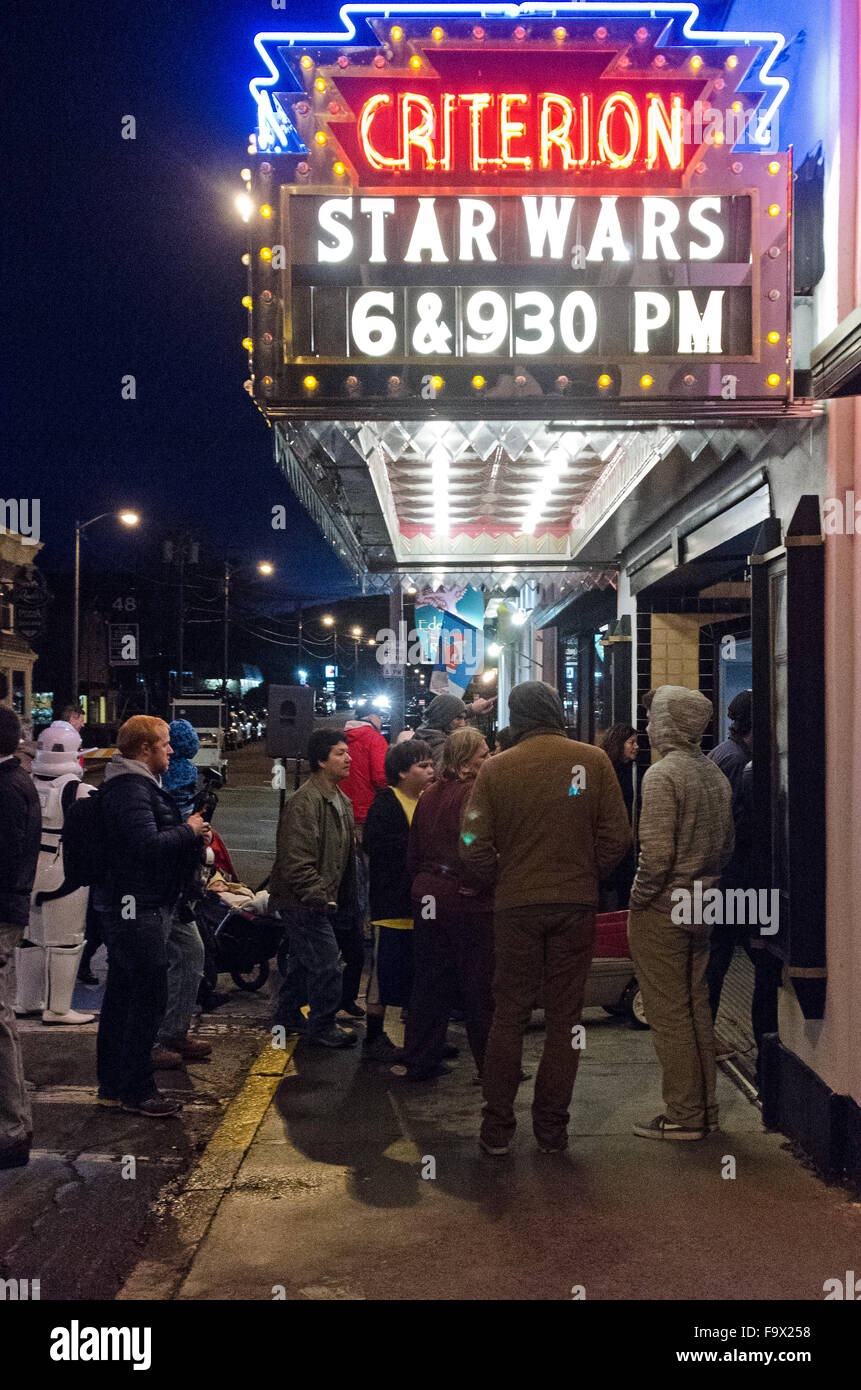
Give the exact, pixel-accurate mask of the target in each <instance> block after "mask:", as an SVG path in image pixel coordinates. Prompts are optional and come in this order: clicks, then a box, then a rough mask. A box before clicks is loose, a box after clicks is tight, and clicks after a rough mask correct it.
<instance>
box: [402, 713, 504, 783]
mask: <svg viewBox="0 0 861 1390" xmlns="http://www.w3.org/2000/svg"><path fill="white" fill-rule="evenodd" d="M493 704H494V702H493V700H492V699H486V700H484V699H481V700H474V701H473V702H472V704H471V705H467V704H465V702H464V701H463V700H460V699H458V697H457V695H436V696H434V698H433V699H432V700H431V702H430V704H429V705H428V707H427V709H426V710H425V717H424V721H423V722H422V723H421V724H420V725H419V727H418V728H417V729H416V738H420V739H421V740H422V742H423V743H426V744H428V746H429V748H430V750H431V753H432V755H433V760H434V768H435V770H436V773H437V776H439V770H440V767H441V765H442V750H443V748H444V747H445V742H446V739H447V738H448V736H449V734H453V733H454V731H455V729H462V728H463V727H464V725H465V724H466V721H467V719H469V718H470V717H471V716H472V715H478V714H487V712H488V711H489V710H491V709H492V708H493Z"/></svg>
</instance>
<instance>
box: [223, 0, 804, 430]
mask: <svg viewBox="0 0 861 1390" xmlns="http://www.w3.org/2000/svg"><path fill="white" fill-rule="evenodd" d="M420 9H421V7H414V8H411V7H410V6H405V7H403V9H396V8H386V9H385V10H384V9H383V7H373V6H370V7H368V9H367V11H361V12H360V11H359V9H358V8H357V7H356V8H354V7H351V6H348V7H346V8H345V10H344V12H343V14H342V17H343V18H344V22H345V24H347V25H348V28H349V29H351V30H352V32H348V34H347V35H346V36H342V37H340V38H338V36H335V35H320V36H318V39H317V40H316V41H315V36H312V35H260V36H258V39H257V41H256V42H257V47H258V51H259V52H260V53H261V54H262V55H263V56H264V57H265V59H266V62H267V66H268V67H269V69H270V72H271V74H272V75H271V77H270V78H267V79H257V80H256V81H255V82H253V83H252V91H254V93H255V97H256V100H257V102H258V112H259V124H258V131H257V134H256V137H255V140H256V151H257V153H258V155H259V157H260V160H261V162H260V164H259V166H258V168H257V172H256V173H255V175H254V177H253V180H252V181H251V182H249V188H252V189H253V195H254V198H253V201H254V202H255V203H257V204H259V207H260V213H261V220H260V221H259V222H258V223H257V224H256V225H255V227H254V229H253V235H254V238H255V240H254V241H253V245H254V254H253V257H252V265H253V273H252V288H253V289H254V291H255V293H254V294H253V296H252V303H253V308H252V327H253V330H254V332H253V338H252V342H253V350H252V369H253V380H254V386H255V394H256V395H258V396H259V397H261V398H262V399H263V400H264V401H269V402H273V403H274V402H277V401H281V402H284V403H285V404H289V403H291V402H292V403H294V404H296V406H297V408H301V406H302V405H303V404H304V403H307V404H308V405H309V406H314V405H319V404H321V403H322V402H323V401H325V400H338V399H343V398H344V397H345V396H352V397H355V396H356V395H365V396H367V397H368V398H372V397H374V396H384V395H385V393H386V391H387V390H388V391H389V393H390V394H391V391H392V384H393V383H396V384H397V387H398V393H399V394H400V396H401V398H403V397H405V396H409V395H414V396H417V395H418V393H419V390H420V388H421V387H422V386H423V384H426V383H427V382H428V381H433V382H434V389H433V395H434V398H438V399H445V400H447V401H448V402H450V403H451V404H452V405H454V403H455V402H457V401H461V402H463V403H464V404H466V403H472V404H473V405H477V404H478V403H479V399H481V400H484V401H488V402H489V401H491V400H497V399H502V398H504V397H505V395H506V393H508V394H509V395H511V394H512V393H514V394H516V393H517V392H518V391H520V392H522V390H523V383H524V382H526V383H527V385H528V391H529V395H530V399H531V402H532V404H531V406H530V409H532V410H533V412H534V413H535V414H537V415H541V414H544V415H552V414H553V413H554V412H555V413H559V411H560V409H562V408H564V404H563V406H561V407H560V397H561V398H563V403H564V398H565V397H566V396H567V397H569V398H577V399H579V400H582V399H583V398H584V397H589V396H592V397H595V396H601V394H602V393H603V399H605V400H608V399H612V398H617V399H630V398H632V397H633V398H637V397H642V396H643V395H644V393H649V398H650V399H652V400H654V399H661V398H665V399H677V400H686V401H694V400H697V399H704V398H706V397H720V398H722V399H723V400H735V399H740V400H741V399H745V400H762V401H776V402H778V403H779V401H780V399H781V398H783V399H784V400H785V399H786V398H787V397H788V395H789V373H788V369H787V363H788V354H789V306H790V304H791V292H790V288H789V287H790V271H791V266H790V259H791V257H790V243H789V237H788V226H789V216H790V211H791V208H790V188H791V167H790V158H789V156H788V155H787V154H785V153H780V152H778V151H776V150H775V149H774V148H771V149H765V148H764V146H765V144H766V142H767V141H769V140H772V134H773V132H772V131H771V129H770V127H769V125H768V120H769V119H770V118H771V117H773V114H774V112H775V111H776V110H777V106H778V105H779V99H780V97H781V96H782V94H783V90H784V87H785V79H782V78H775V77H773V76H772V75H770V68H771V66H772V64H773V63H774V61H775V58H776V56H777V54H778V52H779V45H782V43H783V40H782V39H780V36H775V35H760V36H756V37H757V39H758V42H756V43H752V42H751V36H749V35H736V34H731V33H729V34H726V35H716V34H711V35H707V36H704V37H703V38H702V39H701V40H698V39H697V33H696V28H695V16H694V15H693V12H694V11H695V9H696V7H695V6H693V5H688V4H684V3H675V4H666V5H661V4H655V5H653V6H648V7H643V6H642V5H639V6H638V5H633V4H632V5H630V6H629V5H624V4H622V3H618V4H613V3H608V4H606V5H604V6H599V5H597V4H582V5H581V4H578V5H557V6H555V7H553V8H552V12H551V11H550V9H549V7H543V6H540V5H533V6H526V5H524V6H521V7H520V10H519V11H518V10H517V8H516V7H515V6H508V7H497V8H496V9H494V7H484V8H480V9H476V10H474V11H469V9H468V7H466V6H445V5H441V6H439V7H438V8H437V9H436V10H435V11H434V13H433V14H427V13H425V12H423V11H422V12H421V13H419V12H418V11H419V10H420ZM602 14H603V15H605V16H606V19H605V20H602V19H601V15H602ZM360 20H361V23H360ZM362 31H364V33H363V32H362ZM766 40H769V41H771V42H770V44H769V43H768V42H766ZM276 60H277V61H276ZM781 84H782V85H781ZM773 143H774V142H773V140H772V145H773ZM363 366H365V367H367V368H369V369H371V368H372V369H374V370H370V371H369V372H365V373H364V374H363V373H362V370H361V369H362V367H363ZM344 368H349V369H352V370H351V371H348V372H346V373H345V372H344V370H343V369H344ZM383 368H384V369H385V372H386V374H387V375H386V376H385V377H383V376H381V375H380V374H379V371H377V369H383ZM375 372H376V374H375ZM477 393H478V395H477ZM423 394H424V395H425V398H426V397H427V392H426V391H425V392H424V393H423Z"/></svg>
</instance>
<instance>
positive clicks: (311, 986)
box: [275, 907, 341, 1033]
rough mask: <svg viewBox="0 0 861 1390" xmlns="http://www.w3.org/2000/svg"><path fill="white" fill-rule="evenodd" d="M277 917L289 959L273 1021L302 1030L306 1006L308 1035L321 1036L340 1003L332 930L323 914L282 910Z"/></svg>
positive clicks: (305, 909) (329, 922)
mask: <svg viewBox="0 0 861 1390" xmlns="http://www.w3.org/2000/svg"><path fill="white" fill-rule="evenodd" d="M279 915H280V917H281V920H282V922H283V923H284V939H285V941H286V944H287V949H288V952H289V955H288V959H287V973H286V974H285V976H284V983H283V984H282V986H281V990H280V993H279V995H278V1007H277V1009H276V1012H275V1018H276V1021H277V1022H279V1023H284V1024H286V1025H287V1026H288V1027H292V1026H304V1019H303V1017H302V1006H303V1004H308V1005H310V1009H309V1013H308V1031H309V1033H321V1032H323V1031H324V1030H325V1029H326V1028H328V1027H329V1026H330V1025H331V1024H332V1022H333V1021H334V1018H335V1014H336V1012H337V1009H338V1006H339V1004H340V1002H341V965H340V961H339V959H338V955H339V952H338V942H337V940H336V938H335V931H334V928H333V926H332V923H331V921H330V919H329V917H328V916H327V914H326V913H325V912H323V911H321V910H315V909H313V908H309V907H286V908H283V909H282V911H281V913H280V914H279Z"/></svg>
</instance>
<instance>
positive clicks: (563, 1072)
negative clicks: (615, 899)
mask: <svg viewBox="0 0 861 1390" xmlns="http://www.w3.org/2000/svg"><path fill="white" fill-rule="evenodd" d="M508 713H509V722H510V728H511V731H512V733H513V734H514V740H515V741H514V746H513V747H512V748H509V749H508V750H507V751H506V752H504V753H497V754H496V756H495V757H493V758H487V759H486V760H485V762H484V763H483V764H482V767H481V771H480V772H479V774H478V777H477V778H476V781H475V785H474V788H473V792H472V796H471V798H470V800H469V802H468V804H467V806H466V808H465V811H464V817H463V822H462V826H461V834H460V855H461V858H462V859H463V860H464V862H465V864H466V865H467V866H468V867H469V869H470V870H472V872H473V874H474V875H475V877H476V878H477V879H478V880H479V881H483V882H485V883H487V884H488V885H490V884H494V885H495V895H494V909H493V929H494V950H495V968H494V976H493V1001H494V1013H493V1022H492V1024H491V1027H490V1036H489V1038H488V1040H487V1049H486V1052H485V1057H484V1067H483V1070H482V1083H483V1088H484V1110H483V1118H482V1124H481V1134H480V1137H479V1145H480V1147H481V1148H482V1149H483V1150H484V1152H485V1153H490V1154H497V1155H503V1154H506V1153H508V1150H509V1148H510V1145H511V1140H512V1138H513V1136H514V1130H515V1127H516V1120H515V1117H514V1099H515V1096H516V1094H517V1087H518V1084H519V1082H520V1064H521V1054H522V1050H523V1034H524V1031H525V1029H526V1025H527V1023H528V1022H529V1019H530V1017H531V1015H532V1008H533V1005H534V1003H535V1000H536V998H537V997H538V995H539V992H540V991H541V990H542V988H543V993H544V1012H545V1019H546V1025H547V1026H546V1033H545V1039H544V1052H543V1055H542V1058H541V1065H540V1066H539V1068H538V1074H537V1076H536V1078H535V1095H534V1099H533V1103H532V1128H533V1132H534V1134H535V1138H536V1140H537V1141H538V1147H539V1149H541V1151H542V1152H544V1153H559V1152H561V1151H562V1150H563V1149H565V1148H567V1145H568V1118H569V1115H568V1107H569V1105H570V1104H571V1095H572V1092H573V1089H574V1080H575V1077H576V1075H577V1063H578V1061H579V1056H580V1053H579V1049H578V1048H576V1047H574V1046H572V1029H573V1028H574V1027H575V1026H576V1024H577V1023H578V1022H579V1020H580V1012H581V1009H582V1007H583V996H584V993H585V988H586V976H587V974H588V972H589V965H590V963H591V959H592V943H593V941H594V936H595V910H596V908H597V906H598V890H599V885H600V882H601V880H602V879H603V878H606V877H607V875H608V874H609V872H610V870H611V869H612V868H613V867H614V865H616V864H617V863H618V862H619V860H620V859H621V858H622V856H623V854H624V853H625V851H626V850H627V849H628V848H629V846H630V844H631V829H630V826H629V825H628V816H627V813H626V811H625V803H624V800H623V799H622V792H621V788H620V787H619V782H618V778H617V777H616V774H615V772H614V771H613V765H612V763H611V762H610V759H609V758H608V757H607V754H606V753H604V752H603V751H602V750H601V749H600V748H593V747H592V746H591V744H587V743H575V742H574V741H572V740H571V739H569V738H568V737H567V735H566V733H565V715H564V712H563V709H562V701H561V700H560V698H559V696H558V694H557V693H556V691H555V690H554V689H553V687H552V686H549V685H546V684H545V683H544V682H543V681H524V682H523V683H522V684H521V685H516V686H515V687H514V689H513V690H512V692H511V695H510V696H509V700H508Z"/></svg>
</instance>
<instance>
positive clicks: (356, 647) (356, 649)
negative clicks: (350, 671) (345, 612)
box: [350, 627, 362, 675]
mask: <svg viewBox="0 0 861 1390" xmlns="http://www.w3.org/2000/svg"><path fill="white" fill-rule="evenodd" d="M350 632H351V633H352V637H353V665H354V666H355V668H356V675H358V674H359V638H360V637H361V635H362V629H361V628H360V627H351V628H350Z"/></svg>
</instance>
